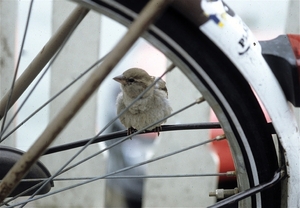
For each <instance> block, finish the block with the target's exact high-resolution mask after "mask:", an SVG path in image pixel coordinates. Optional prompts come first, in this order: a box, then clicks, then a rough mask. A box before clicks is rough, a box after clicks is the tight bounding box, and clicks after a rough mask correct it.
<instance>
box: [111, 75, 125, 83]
mask: <svg viewBox="0 0 300 208" xmlns="http://www.w3.org/2000/svg"><path fill="white" fill-rule="evenodd" d="M113 79H114V80H115V81H117V82H120V83H121V84H125V82H126V80H125V79H124V77H123V75H120V76H116V77H114V78H113Z"/></svg>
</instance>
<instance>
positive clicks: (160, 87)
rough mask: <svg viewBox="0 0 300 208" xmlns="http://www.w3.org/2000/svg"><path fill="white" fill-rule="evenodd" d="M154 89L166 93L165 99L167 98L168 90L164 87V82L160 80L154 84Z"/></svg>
mask: <svg viewBox="0 0 300 208" xmlns="http://www.w3.org/2000/svg"><path fill="white" fill-rule="evenodd" d="M156 88H157V89H159V90H162V91H164V92H166V94H167V98H168V89H167V87H166V82H165V81H164V80H162V79H160V80H159V81H158V82H157V83H156Z"/></svg>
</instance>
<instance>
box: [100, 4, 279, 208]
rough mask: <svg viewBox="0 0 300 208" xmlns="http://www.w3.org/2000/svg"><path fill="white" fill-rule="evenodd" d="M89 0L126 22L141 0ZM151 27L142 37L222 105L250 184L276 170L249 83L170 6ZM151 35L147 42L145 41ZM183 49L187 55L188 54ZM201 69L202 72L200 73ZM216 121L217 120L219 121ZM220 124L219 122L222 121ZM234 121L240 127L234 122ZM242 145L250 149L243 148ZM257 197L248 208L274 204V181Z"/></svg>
mask: <svg viewBox="0 0 300 208" xmlns="http://www.w3.org/2000/svg"><path fill="white" fill-rule="evenodd" d="M94 2H95V3H97V4H99V5H100V6H102V7H105V9H108V10H107V11H109V13H110V12H113V13H114V12H116V13H117V14H118V15H120V16H121V17H122V18H123V20H125V22H126V21H129V22H130V21H132V17H131V15H130V14H135V13H139V11H140V10H141V9H142V8H143V7H144V6H145V4H146V2H147V1H142V0H139V1H133V0H117V1H115V2H118V3H112V2H110V3H109V4H107V3H105V2H101V1H97V0H95V1H94ZM116 4H118V6H120V5H123V6H124V7H125V8H127V9H129V10H130V11H129V10H127V11H126V10H123V9H124V8H123V7H116V6H115V5H116ZM119 4H120V5H119ZM120 8H121V9H120ZM107 11H106V12H107ZM128 11H129V13H128ZM155 26H156V27H157V29H159V30H158V31H159V32H157V31H156V30H150V31H148V34H147V35H146V36H149V35H150V36H151V38H153V37H154V38H155V39H156V41H157V40H158V41H159V44H157V42H155V43H156V46H157V47H158V49H161V50H162V48H163V50H164V52H166V51H165V50H166V49H167V50H168V51H167V53H166V55H167V56H169V58H170V59H171V60H172V57H173V56H177V58H179V59H180V61H177V62H176V60H172V61H174V63H175V64H176V65H180V66H184V67H183V68H184V70H185V71H184V72H186V75H187V76H188V77H189V78H190V79H191V80H192V81H193V82H194V84H195V86H196V87H198V88H199V85H200V84H199V83H202V84H204V86H205V88H207V90H208V91H209V92H210V93H211V95H212V98H209V99H207V100H208V102H217V103H218V104H219V106H220V107H221V108H222V110H223V112H224V114H225V115H226V117H227V122H229V124H230V129H231V131H232V132H233V134H234V136H235V138H234V139H235V140H236V141H230V140H229V143H231V144H233V143H234V142H237V144H238V145H239V148H240V150H241V153H242V155H243V158H244V162H245V165H246V168H247V173H248V179H249V183H250V187H252V186H254V185H255V184H256V183H257V182H255V178H256V177H258V180H259V183H263V182H267V181H269V180H270V179H271V178H272V177H273V175H274V172H275V171H276V170H277V169H278V162H277V156H276V151H275V147H274V143H273V140H272V136H271V133H272V132H270V130H269V129H270V128H269V126H268V124H267V121H266V119H265V116H264V114H263V112H262V109H261V107H260V105H259V103H258V101H257V99H256V97H255V95H254V94H253V91H252V90H251V88H250V86H249V84H248V83H247V82H246V80H245V79H244V78H243V76H242V75H241V74H240V73H239V71H238V70H237V68H236V67H235V66H234V65H233V64H232V63H231V61H230V60H229V59H228V58H227V57H226V55H225V54H224V53H223V52H222V51H221V50H220V49H219V48H218V47H216V46H215V45H214V44H213V43H212V42H211V41H210V40H209V39H208V38H207V37H206V36H205V35H204V34H203V33H202V32H201V31H200V30H199V29H198V27H197V26H196V25H194V24H193V23H191V22H190V21H188V20H187V19H186V18H185V17H184V16H182V15H181V14H180V13H179V12H177V11H176V10H175V9H173V8H168V9H167V10H166V11H165V13H164V14H163V15H162V16H161V17H160V18H159V20H158V21H157V22H156V23H155ZM161 32H162V33H161ZM161 34H164V35H161ZM165 35H166V36H165ZM151 38H150V40H148V41H150V42H151ZM170 40H171V43H170ZM155 43H154V44H155ZM178 46H179V47H178ZM178 48H179V49H178ZM183 51H184V53H187V54H188V58H187V56H186V54H184V53H183ZM170 54H172V55H170ZM195 63H196V64H195ZM191 72H192V73H191ZM191 74H193V75H191ZM203 74H206V75H207V76H208V77H205V78H204V77H203ZM199 90H201V89H200V88H199ZM212 100H214V101H212ZM220 122H221V124H222V121H221V120H220ZM222 125H223V127H224V125H226V124H224V123H223V124H222ZM237 125H239V126H240V127H241V129H242V131H241V130H240V129H238V128H237V127H236V126H237ZM243 134H244V135H243ZM247 145H249V147H250V149H247V148H246V146H247ZM251 157H252V158H251ZM253 173H255V174H257V176H255V174H253ZM256 180H257V178H256ZM261 201H262V202H261V204H260V202H259V200H258V199H257V197H256V196H252V207H261V206H262V207H279V206H280V186H279V185H278V186H275V187H274V188H272V189H271V190H268V191H265V192H262V193H261Z"/></svg>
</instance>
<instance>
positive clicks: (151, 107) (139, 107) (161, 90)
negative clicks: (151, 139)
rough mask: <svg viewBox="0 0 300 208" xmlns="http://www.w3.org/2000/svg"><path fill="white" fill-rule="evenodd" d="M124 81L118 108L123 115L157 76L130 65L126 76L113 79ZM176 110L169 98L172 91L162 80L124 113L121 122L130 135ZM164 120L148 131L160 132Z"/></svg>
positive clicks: (117, 103) (118, 111)
mask: <svg viewBox="0 0 300 208" xmlns="http://www.w3.org/2000/svg"><path fill="white" fill-rule="evenodd" d="M113 79H114V80H115V81H117V82H119V83H120V86H121V92H120V93H119V94H118V96H117V100H116V108H117V114H118V115H119V114H120V113H121V112H122V111H123V110H124V109H125V108H126V107H128V106H129V105H130V104H131V103H132V102H133V101H134V100H135V99H136V98H137V97H138V96H139V95H140V94H141V93H142V92H143V91H144V90H145V89H146V88H147V87H149V86H150V85H151V84H153V82H154V81H155V79H156V78H155V77H154V76H150V75H149V74H148V73H147V72H146V71H145V70H143V69H140V68H130V69H128V70H126V71H125V72H124V73H123V74H122V75H120V76H116V77H114V78H113ZM171 112H172V108H171V105H170V102H169V100H168V90H167V87H166V82H165V81H164V80H162V79H159V80H158V81H157V82H156V84H155V85H154V86H153V87H151V88H150V89H149V91H147V92H146V93H145V94H144V95H143V96H142V97H141V98H140V99H138V100H137V101H136V102H135V103H134V104H133V105H132V106H131V107H129V109H128V110H127V111H126V112H125V113H124V114H123V115H121V116H120V118H119V119H120V121H121V123H122V124H123V125H124V126H125V128H127V134H128V135H130V134H132V133H133V132H134V131H136V130H141V129H143V128H145V127H147V126H149V125H151V124H153V123H155V122H157V121H159V120H162V119H163V118H165V117H167V116H169V115H170V114H171ZM165 122H166V120H163V121H161V122H159V123H157V124H155V125H153V126H151V127H148V128H147V130H156V131H157V133H158V135H159V130H160V128H161V124H163V123H165Z"/></svg>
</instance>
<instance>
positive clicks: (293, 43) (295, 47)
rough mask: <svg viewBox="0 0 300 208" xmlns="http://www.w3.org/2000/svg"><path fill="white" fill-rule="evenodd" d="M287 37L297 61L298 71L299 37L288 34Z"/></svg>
mask: <svg viewBox="0 0 300 208" xmlns="http://www.w3.org/2000/svg"><path fill="white" fill-rule="evenodd" d="M288 37H289V41H290V43H291V46H292V48H293V51H294V54H295V56H296V59H297V66H298V70H299V71H300V35H291V34H289V35H288Z"/></svg>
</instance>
